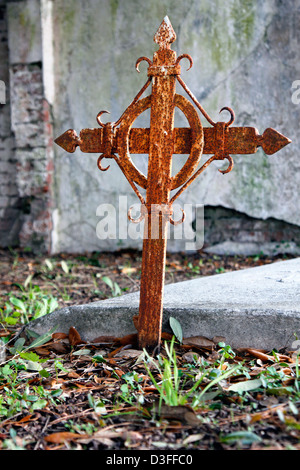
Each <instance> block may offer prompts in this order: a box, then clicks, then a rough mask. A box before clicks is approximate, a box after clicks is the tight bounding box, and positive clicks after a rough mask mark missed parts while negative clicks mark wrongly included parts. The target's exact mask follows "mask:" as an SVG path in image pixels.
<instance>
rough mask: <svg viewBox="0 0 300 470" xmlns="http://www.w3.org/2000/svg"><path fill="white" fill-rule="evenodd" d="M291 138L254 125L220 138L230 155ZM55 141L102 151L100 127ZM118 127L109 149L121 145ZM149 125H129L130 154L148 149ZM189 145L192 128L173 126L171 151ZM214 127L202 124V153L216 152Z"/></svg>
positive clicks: (271, 148) (271, 147)
mask: <svg viewBox="0 0 300 470" xmlns="http://www.w3.org/2000/svg"><path fill="white" fill-rule="evenodd" d="M290 142H291V140H290V139H288V138H287V137H285V136H284V135H283V134H281V133H280V132H278V131H276V130H275V129H272V128H268V129H266V130H265V131H264V133H263V134H262V135H260V134H259V132H258V130H257V129H256V128H255V127H228V128H227V131H226V136H225V142H224V153H225V154H230V155H237V154H253V153H255V152H256V151H257V148H258V147H260V146H261V147H262V149H263V150H264V152H265V153H266V154H267V155H272V154H274V153H276V152H278V151H279V150H281V149H282V148H283V147H285V146H286V145H288V144H289V143H290ZM55 143H56V144H57V145H59V146H60V147H62V148H63V149H64V150H66V151H67V152H70V153H73V152H74V151H75V150H76V147H78V146H79V147H80V150H81V151H82V152H84V153H103V152H104V151H105V142H104V132H103V128H95V129H83V130H82V131H81V132H80V136H79V137H78V135H77V134H76V132H75V131H74V130H73V129H69V130H67V131H66V132H64V133H63V134H62V135H61V136H59V137H58V138H57V139H56V140H55ZM121 144H122V143H121V142H120V139H119V136H118V129H116V130H115V135H114V142H113V152H114V153H118V149H119V148H120V146H121ZM149 145H150V129H149V128H146V129H144V128H132V129H131V131H130V138H129V150H130V153H132V154H145V153H149ZM191 145H192V130H191V129H190V128H175V129H174V154H189V152H190V149H191ZM216 147H217V144H216V138H215V128H214V127H205V128H204V149H203V153H204V154H215V153H216V152H217V150H218V149H217V148H216Z"/></svg>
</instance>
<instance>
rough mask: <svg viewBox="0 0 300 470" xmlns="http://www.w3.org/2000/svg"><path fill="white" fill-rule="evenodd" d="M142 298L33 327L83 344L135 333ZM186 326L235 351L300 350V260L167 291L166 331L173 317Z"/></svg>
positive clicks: (81, 309) (72, 312)
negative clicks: (74, 333)
mask: <svg viewBox="0 0 300 470" xmlns="http://www.w3.org/2000/svg"><path fill="white" fill-rule="evenodd" d="M138 309H139V293H138V292H137V293H133V294H126V295H123V296H121V297H117V298H113V299H108V300H104V301H99V302H92V303H89V304H85V305H74V306H71V307H67V308H63V309H60V310H56V311H55V312H53V313H51V314H50V315H47V316H45V317H42V318H40V319H37V320H35V321H34V322H31V323H30V324H29V326H28V328H29V329H31V330H33V331H36V332H37V333H40V334H41V333H44V332H46V331H49V330H50V329H51V328H53V327H54V326H57V331H63V332H68V330H69V328H70V327H71V326H75V327H76V329H77V330H78V331H79V333H80V335H81V337H82V339H84V340H86V341H92V340H93V339H94V338H96V337H97V336H101V335H114V336H123V335H126V334H130V333H136V330H135V328H134V325H133V323H132V317H133V315H137V314H138ZM170 316H173V317H175V318H176V319H177V320H178V321H179V322H180V324H181V327H182V330H183V336H184V337H189V336H196V335H202V336H206V337H208V338H213V337H214V336H224V337H225V338H226V342H227V344H230V345H231V346H232V347H254V348H261V349H268V350H271V349H273V348H277V349H279V348H281V347H284V346H286V347H288V348H292V349H296V347H297V343H295V341H296V339H297V337H299V338H300V258H295V259H292V260H288V261H279V262H275V263H272V264H269V265H264V266H260V267H255V268H249V269H245V270H241V271H235V272H230V273H224V274H217V275H214V276H208V277H202V278H197V279H193V280H190V281H184V282H180V283H176V284H170V285H167V286H165V292H164V317H163V329H164V330H165V331H168V330H169V331H170V329H169V318H170Z"/></svg>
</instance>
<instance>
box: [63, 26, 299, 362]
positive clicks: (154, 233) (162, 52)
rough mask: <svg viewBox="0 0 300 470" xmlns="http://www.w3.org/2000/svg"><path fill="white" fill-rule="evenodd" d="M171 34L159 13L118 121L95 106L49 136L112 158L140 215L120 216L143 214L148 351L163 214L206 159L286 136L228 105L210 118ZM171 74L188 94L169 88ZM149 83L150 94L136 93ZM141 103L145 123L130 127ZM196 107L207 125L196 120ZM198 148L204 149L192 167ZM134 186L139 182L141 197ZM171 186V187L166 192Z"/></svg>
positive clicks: (162, 249) (143, 341)
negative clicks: (181, 124) (184, 73)
mask: <svg viewBox="0 0 300 470" xmlns="http://www.w3.org/2000/svg"><path fill="white" fill-rule="evenodd" d="M175 39H176V34H175V32H174V29H173V27H172V25H171V22H170V20H169V18H168V17H165V18H164V20H163V22H162V23H161V25H160V27H159V28H158V31H157V32H156V34H155V36H154V41H155V43H157V44H158V46H159V49H158V50H157V51H156V52H155V53H154V56H153V60H150V59H149V58H147V57H144V56H143V57H140V58H139V59H138V60H137V62H136V70H137V71H138V72H139V64H140V63H141V62H142V61H146V62H147V63H148V70H147V77H148V78H147V81H146V83H145V84H144V86H143V87H142V88H141V90H140V91H139V92H138V93H137V95H136V96H135V98H134V99H133V101H132V102H131V104H130V105H129V106H128V108H127V109H126V110H125V111H124V113H123V114H122V115H121V116H120V118H119V119H118V121H116V122H108V123H106V124H104V123H103V122H102V120H101V116H102V115H103V114H104V113H108V111H100V112H99V113H98V115H97V117H96V119H97V123H98V124H99V126H100V127H99V128H96V129H83V130H81V132H80V135H79V137H78V135H77V134H76V132H75V131H74V130H73V129H69V130H68V131H66V132H65V133H64V134H62V135H61V136H60V137H58V138H57V139H56V140H55V142H56V143H57V144H58V145H60V146H61V147H62V148H63V149H64V150H66V151H67V152H74V151H75V149H76V147H79V148H80V150H81V151H82V152H86V153H99V154H100V156H99V158H98V161H97V165H98V168H99V169H100V170H101V171H106V170H108V168H109V166H107V167H104V166H102V160H103V159H104V158H107V159H113V160H114V161H115V162H116V163H117V164H118V166H119V167H120V169H121V171H122V172H123V174H124V175H125V177H126V179H127V180H128V182H129V184H130V185H131V187H132V189H133V190H134V192H135V193H136V195H137V197H138V198H139V200H140V202H141V214H140V216H139V217H137V218H136V219H134V218H133V217H132V215H131V209H130V210H129V212H128V218H129V220H131V221H132V222H133V223H139V222H141V221H142V220H145V228H144V230H145V232H144V244H143V257H142V277H141V291H140V308H139V320H138V338H139V346H140V348H146V349H147V350H148V351H150V352H152V353H153V352H154V351H157V350H158V348H159V345H160V340H161V325H162V313H163V290H164V277H165V257H166V247H167V236H166V233H167V226H168V223H169V222H170V223H171V224H173V225H176V224H179V223H182V222H183V221H184V212H183V214H182V218H181V219H180V220H178V221H175V220H174V219H173V209H172V205H173V203H174V201H175V200H176V199H177V198H178V197H179V196H180V194H182V192H183V191H185V189H186V188H187V187H188V186H189V185H190V184H191V183H192V182H193V181H194V180H195V179H196V178H197V177H198V176H199V175H200V174H201V173H202V172H203V171H204V170H205V169H206V168H207V167H208V166H209V165H210V164H211V163H212V162H213V161H216V160H227V161H228V167H227V169H225V170H219V171H221V173H223V174H226V173H229V172H230V171H231V170H232V169H233V158H232V155H235V154H254V153H255V152H256V151H257V148H258V147H260V146H261V147H262V148H263V150H264V152H265V153H266V154H267V155H272V154H273V153H275V152H277V151H279V150H280V149H282V148H283V147H284V146H285V145H287V144H288V143H290V142H291V141H290V140H289V139H288V138H287V137H285V136H283V135H282V134H280V133H279V132H277V131H275V130H274V129H271V128H269V129H266V130H265V131H264V133H263V134H262V135H260V134H259V132H258V130H257V129H256V128H254V127H231V125H232V124H233V122H234V118H235V116H234V112H233V110H232V109H231V108H228V107H225V108H222V109H221V111H220V113H221V112H223V111H227V112H229V115H230V117H229V120H228V121H227V122H223V121H220V122H215V121H213V119H211V117H210V116H209V114H208V113H207V112H206V111H205V110H204V108H203V107H202V105H201V104H200V103H199V102H198V100H197V98H196V97H195V96H194V94H193V93H192V92H191V90H190V89H189V88H188V86H187V85H186V84H185V83H184V81H183V80H182V78H181V76H180V72H181V67H180V62H181V60H182V59H187V60H188V61H189V68H191V67H192V65H193V60H192V58H191V57H190V56H189V55H188V54H182V55H180V56H179V57H178V58H177V57H176V53H175V51H173V50H172V49H171V44H172V43H173V42H174V41H175ZM177 82H178V83H179V84H180V85H181V87H182V88H183V89H184V90H185V92H186V93H187V95H188V96H189V97H190V99H191V101H189V100H188V99H187V98H185V97H183V96H182V95H179V94H177V93H176V83H177ZM150 84H151V85H152V91H151V94H150V95H149V96H147V97H145V98H141V97H142V95H143V93H144V92H145V90H146V89H147V88H148V87H149V86H150ZM176 107H177V108H179V109H180V110H181V111H182V112H183V114H184V115H185V116H186V118H187V120H188V123H189V127H186V128H174V111H175V108H176ZM149 108H150V110H151V115H150V128H146V129H144V128H134V127H132V126H133V123H134V121H135V120H136V119H137V117H138V116H139V115H140V114H141V113H143V112H144V111H146V110H147V109H149ZM197 110H198V111H200V113H201V115H202V116H203V117H204V118H205V119H206V120H207V122H208V123H209V124H210V126H209V127H204V128H203V127H202V123H201V121H200V117H199V113H198V111H197ZM131 154H149V163H148V173H147V177H146V176H145V175H144V174H143V173H141V172H140V171H139V170H138V169H137V168H136V166H135V165H134V163H133V162H132V160H131ZM181 154H188V155H189V157H188V159H187V161H186V163H185V164H184V165H183V167H182V168H181V170H180V171H179V172H178V173H177V175H175V176H173V177H172V175H171V169H172V159H173V155H181ZM202 154H206V155H211V156H210V157H209V158H208V159H207V160H206V161H205V162H204V163H203V164H202V166H200V168H198V165H199V163H200V160H201V157H202ZM197 168H198V169H197ZM139 187H141V188H144V189H146V199H144V198H143V197H142V195H141V193H140V190H139ZM174 189H177V192H176V193H175V194H174V195H173V196H172V198H170V192H171V190H174Z"/></svg>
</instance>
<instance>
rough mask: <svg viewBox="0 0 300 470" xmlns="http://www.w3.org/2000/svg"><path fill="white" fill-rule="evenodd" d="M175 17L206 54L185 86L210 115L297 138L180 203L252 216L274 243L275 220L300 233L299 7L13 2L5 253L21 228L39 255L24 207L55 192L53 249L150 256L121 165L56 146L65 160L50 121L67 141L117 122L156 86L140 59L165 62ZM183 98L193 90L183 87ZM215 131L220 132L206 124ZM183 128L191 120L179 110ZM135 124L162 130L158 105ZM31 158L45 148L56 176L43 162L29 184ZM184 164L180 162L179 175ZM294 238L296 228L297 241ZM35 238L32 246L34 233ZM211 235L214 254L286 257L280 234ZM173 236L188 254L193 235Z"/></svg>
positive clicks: (4, 143)
mask: <svg viewBox="0 0 300 470" xmlns="http://www.w3.org/2000/svg"><path fill="white" fill-rule="evenodd" d="M166 14H167V15H169V17H170V20H171V22H172V25H173V27H174V30H175V31H176V34H177V40H176V42H175V43H174V44H173V48H174V49H176V51H177V53H178V54H181V53H188V54H190V55H191V56H192V57H193V59H194V66H193V67H192V69H191V70H189V71H188V72H186V71H185V61H182V63H181V65H182V77H183V79H184V80H185V81H186V83H187V85H188V86H189V87H190V89H191V90H192V91H193V93H194V94H195V95H196V97H197V98H198V100H199V101H200V102H201V104H202V105H203V106H204V108H205V109H206V110H207V112H208V113H209V114H210V115H211V117H212V118H213V119H214V120H218V119H224V120H226V119H227V115H226V113H225V112H224V113H222V116H221V118H220V116H219V110H220V109H221V108H222V107H223V106H231V107H232V108H233V109H234V111H235V113H236V122H235V123H234V125H245V126H247V125H249V126H254V127H257V128H258V130H259V131H260V132H261V133H262V132H263V131H264V130H265V128H267V127H274V128H275V129H277V130H278V131H280V132H282V133H283V134H285V135H287V136H288V137H289V138H290V139H292V141H293V143H292V144H290V145H289V146H287V147H286V148H284V149H283V150H281V151H280V152H279V153H278V154H275V155H273V156H270V157H266V156H265V155H264V154H263V151H262V150H259V151H258V152H257V154H255V155H253V156H241V157H240V156H236V157H235V163H236V164H235V167H234V169H233V171H232V172H231V173H230V174H228V175H226V176H223V175H221V174H220V173H219V172H218V171H217V169H218V168H220V167H221V166H223V163H222V162H218V163H215V164H213V165H212V166H211V167H209V168H208V169H207V170H206V171H205V172H204V173H203V174H202V175H201V176H200V178H199V179H198V180H197V181H196V182H194V183H193V185H192V186H191V187H190V188H189V189H188V191H187V192H185V193H184V194H183V195H182V196H181V197H180V199H179V201H178V202H179V203H180V204H181V205H182V206H184V205H185V204H193V205H195V204H196V203H197V204H204V205H205V206H210V207H218V208H219V207H223V208H225V209H228V210H234V211H236V212H237V213H239V219H240V221H239V224H240V226H241V225H242V224H243V223H244V219H243V214H245V221H246V222H247V220H246V218H247V217H248V216H249V217H252V218H256V219H260V220H264V221H266V222H267V224H268V229H267V230H266V236H267V233H270V226H271V225H272V224H271V225H270V224H269V221H270V218H272V219H274V220H275V219H276V220H277V221H281V222H282V223H286V224H293V231H294V230H295V227H298V230H300V229H299V225H300V215H299V214H300V211H299V198H298V187H299V183H300V181H299V178H300V177H299V176H298V175H299V174H300V173H299V165H300V163H299V162H300V159H299V158H298V154H299V132H298V127H299V121H300V103H299V104H297V102H296V101H294V100H293V101H294V102H293V101H292V94H293V92H294V90H293V88H292V85H293V82H294V81H295V80H297V79H298V80H299V79H300V61H299V53H298V51H299V43H300V41H299V39H300V38H299V35H300V33H299V31H300V30H299V28H298V24H299V19H300V6H299V5H298V4H297V2H294V1H293V0H287V1H285V2H281V1H279V0H258V1H256V2H249V1H248V0H229V1H227V2H224V1H222V0H213V1H210V0H196V1H194V2H192V3H187V2H172V1H171V0H164V1H163V2H160V1H157V0H150V1H148V2H144V1H142V0H134V1H133V0H126V2H125V1H123V2H120V1H116V0H109V1H104V0H103V1H100V2H95V1H94V0H70V1H66V0H56V1H55V2H53V1H52V0H22V1H13V2H11V1H8V0H7V1H5V0H4V1H2V2H1V7H0V80H3V81H4V82H5V85H6V94H7V102H6V104H5V105H2V104H0V157H1V161H5V162H9V163H11V165H10V170H9V169H8V166H6V169H5V171H2V170H1V169H0V179H1V184H2V183H3V187H2V190H1V191H2V192H1V196H2V197H6V198H7V209H8V210H7V211H6V207H3V208H1V217H2V218H3V217H4V219H5V221H4V224H5V225H6V227H7V230H6V231H2V233H0V244H1V246H3V245H6V246H8V245H11V244H12V243H15V242H16V241H17V239H18V235H19V232H18V230H21V240H23V242H24V243H25V244H26V246H30V245H32V244H33V239H34V238H35V235H34V232H32V231H29V232H27V231H26V230H25V231H24V230H23V229H22V224H23V219H24V214H23V212H22V207H23V198H24V197H27V198H28V201H29V200H30V198H31V197H35V196H36V192H38V191H39V190H41V191H42V189H43V188H44V189H45V191H44V193H43V194H44V196H41V199H40V200H39V202H38V204H39V205H40V203H41V201H42V198H44V215H45V214H46V211H47V210H48V209H49V208H50V209H49V212H47V214H48V216H49V217H50V218H51V219H52V220H53V228H52V226H51V220H48V227H49V233H48V234H47V235H45V236H46V241H45V243H43V245H44V246H47V247H49V246H50V239H51V244H52V247H51V248H52V251H53V252H59V251H69V252H78V251H90V250H102V251H103V250H115V249H119V248H126V247H133V248H141V247H142V233H143V230H142V228H141V227H139V226H138V227H137V226H133V225H132V224H130V223H129V222H128V220H127V216H126V213H127V210H128V208H129V207H130V206H131V205H132V204H135V203H137V202H138V201H137V198H136V196H135V195H134V194H133V192H132V189H131V187H130V186H129V184H128V182H127V181H126V179H125V177H124V176H123V175H122V174H121V172H120V170H119V168H118V167H117V165H116V164H115V162H113V161H112V162H109V163H111V168H110V169H109V171H108V172H106V173H101V172H100V171H99V170H98V168H97V166H96V161H97V157H98V155H88V154H83V153H81V152H80V150H79V149H77V150H76V152H75V153H74V154H67V153H66V152H64V151H63V150H62V149H60V148H59V147H57V146H54V150H55V160H54V162H52V159H53V141H52V133H51V124H52V116H53V118H54V135H55V137H57V136H59V135H60V134H61V133H63V132H64V131H65V130H67V129H69V128H74V129H75V130H76V131H77V132H79V131H80V130H81V129H82V128H86V127H96V126H98V124H97V123H96V119H95V118H96V115H97V113H98V112H99V111H100V110H101V109H108V110H109V111H110V112H111V115H107V116H105V118H104V119H107V120H117V119H118V118H119V117H120V115H121V114H122V112H123V111H124V109H125V108H126V107H127V106H128V105H129V103H130V102H131V100H132V99H133V97H134V96H135V94H136V93H137V92H138V90H139V89H140V88H141V87H142V85H143V84H144V83H145V80H146V64H141V66H140V70H141V73H140V74H137V73H136V72H135V69H134V65H135V61H136V59H137V58H138V57H140V56H144V55H147V56H148V57H150V58H151V57H152V54H153V52H154V50H155V49H156V48H157V45H156V44H155V43H154V42H153V41H152V39H153V35H154V33H155V31H156V30H157V27H158V26H159V24H160V23H161V20H162V18H163V17H164V16H165V15H166ZM52 27H53V30H52ZM8 45H9V47H8ZM186 66H187V67H188V64H186ZM177 92H178V93H181V92H182V90H181V88H180V86H179V85H178V88H177ZM52 106H53V108H52ZM202 123H203V125H207V123H206V122H205V119H204V118H203V119H202ZM175 124H176V125H178V126H186V125H187V123H186V120H185V118H184V117H183V116H182V113H180V112H179V111H178V112H176V116H175ZM134 125H135V126H149V110H148V111H147V112H145V113H144V114H143V115H142V116H140V117H139V118H138V120H137V121H136V123H134ZM31 149H32V150H33V153H34V152H35V151H36V150H37V151H38V152H39V151H41V149H44V150H45V156H44V164H45V165H44V168H43V169H42V168H41V165H40V162H39V164H38V165H33V167H32V168H31V171H30V172H29V173H28V180H30V181H28V183H26V184H25V177H26V172H25V169H26V166H25V167H24V166H23V162H24V159H22V161H21V165H20V167H19V169H20V174H18V171H17V173H14V171H13V165H14V164H16V163H18V159H19V156H20V152H21V151H22V150H25V151H26V152H28V151H30V150H31ZM34 155H35V153H34ZM29 160H30V159H28V158H27V155H26V161H27V162H28V161H29ZM184 160H185V159H184V157H182V158H180V157H176V158H175V159H174V171H173V173H175V171H178V170H179V169H180V166H181V161H182V163H183V162H184ZM203 160H204V158H203ZM31 161H32V160H31ZM134 161H135V162H136V164H137V166H139V168H140V169H141V170H142V171H144V172H146V171H147V158H145V157H134ZM53 169H54V172H53ZM35 173H36V174H35ZM53 174H54V179H53V178H52V176H53ZM45 180H46V182H47V184H46V185H45V184H44V183H45ZM8 181H9V186H11V187H8V184H6V183H8ZM38 181H40V182H41V186H40V187H38V185H39V183H38ZM19 184H20V186H18V185H19ZM46 187H47V190H46ZM30 188H32V189H33V193H32V194H30V191H31V189H30ZM17 194H19V201H18V203H17V205H16V204H15V198H16V195H17ZM120 196H123V200H122V202H121V205H119V202H120V201H119V197H120ZM10 198H13V199H10ZM126 198H127V200H126V201H125V199H126ZM2 201H4V199H2ZM124 201H125V202H124ZM103 204H108V205H109V206H107V208H108V210H109V213H110V214H111V215H110V216H108V217H107V221H108V222H109V224H108V225H109V226H108V229H107V231H108V236H107V237H106V238H105V239H99V238H98V236H97V227H98V229H99V226H98V223H99V222H101V220H103V219H104V218H105V214H104V212H103V210H104V209H105V207H104V206H102V205H103ZM27 206H28V205H26V207H27ZM11 207H13V208H14V209H17V207H19V215H18V216H17V218H18V220H19V221H18V223H17V224H15V220H13V219H9V217H10V216H9V214H11V211H10V208H11ZM98 207H100V208H99V209H98V210H97V208H98ZM33 213H35V209H33V211H32V216H31V217H30V216H29V217H27V216H26V219H28V223H30V224H31V226H33V224H34V220H33ZM27 215H28V214H27ZM192 223H193V219H192V218H191V217H187V218H186V221H185V222H184V224H185V226H186V227H187V229H191V227H192ZM9 224H11V230H10V228H9ZM111 224H112V225H113V227H112V226H110V225H111ZM16 227H17V229H16ZM198 228H199V227H197V229H198ZM177 229H178V230H181V229H180V227H179V226H178V227H177V228H176V230H177ZM288 229H289V225H286V226H285V232H287V231H288ZM16 230H17V231H16ZM187 231H188V232H189V231H190V230H187ZM216 231H219V232H220V231H221V226H217V225H216ZM25 232H26V233H28V237H25V238H24V236H23V235H22V233H25ZM44 233H45V232H44ZM115 233H116V236H115V235H114V234H115ZM29 234H31V235H29ZM98 234H99V230H98ZM211 234H212V232H211V231H210V230H209V227H208V230H207V233H206V239H207V240H206V241H208V244H209V245H212V244H214V243H218V247H216V250H219V251H220V252H225V250H226V249H228V244H227V245H225V246H224V245H222V244H223V243H225V242H228V241H229V242H230V245H231V249H233V250H235V252H238V251H241V252H243V250H244V252H245V253H246V252H247V251H248V248H249V243H252V244H253V250H254V251H256V252H257V253H259V252H260V251H265V252H270V251H272V250H273V245H272V243H273V240H272V239H271V237H269V239H266V240H265V241H262V240H261V238H259V237H258V238H255V237H256V235H257V234H256V233H255V234H254V236H253V239H251V237H250V236H249V233H248V235H245V236H244V239H242V235H241V236H240V237H239V238H238V239H235V240H234V239H232V238H228V240H225V241H224V240H223V241H219V242H214V241H213V240H212V238H214V237H212V238H211ZM32 237H33V238H32ZM171 238H175V239H174V240H173V239H172V240H170V242H169V244H168V248H169V250H170V251H176V250H185V249H186V240H181V239H180V238H178V237H177V238H176V233H175V234H173V228H172V227H171ZM282 241H286V240H282ZM287 241H292V243H291V244H290V247H289V250H290V249H293V250H294V252H297V250H298V249H299V247H298V242H297V236H295V237H293V238H292V239H291V238H290V239H289V240H287ZM293 243H294V245H293ZM293 247H294V248H293ZM222 250H223V251H222ZM251 250H252V248H251Z"/></svg>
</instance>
